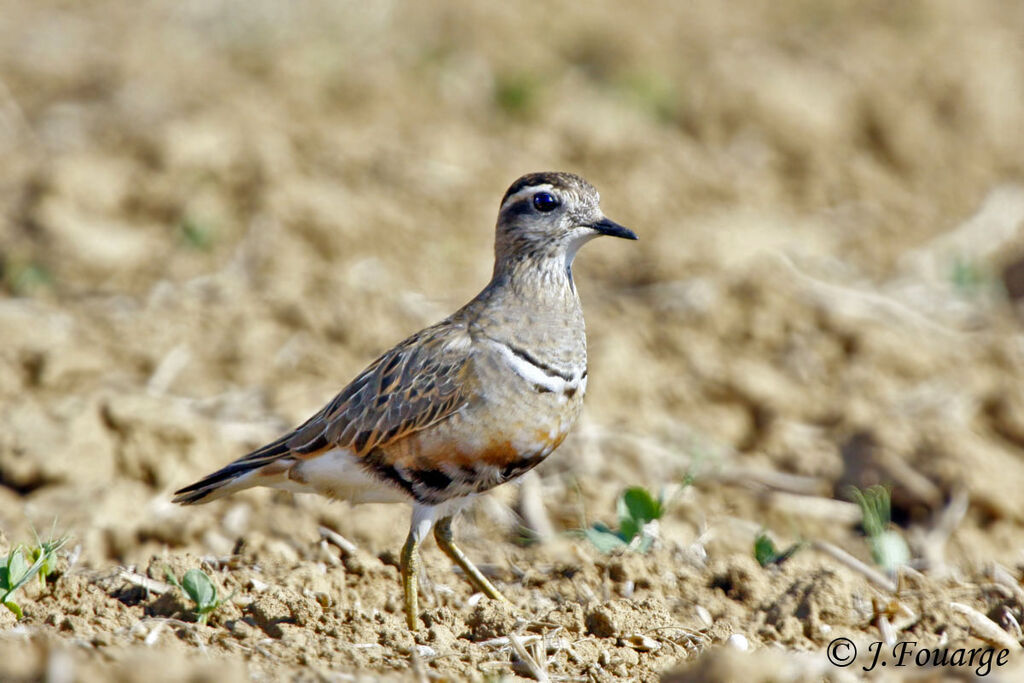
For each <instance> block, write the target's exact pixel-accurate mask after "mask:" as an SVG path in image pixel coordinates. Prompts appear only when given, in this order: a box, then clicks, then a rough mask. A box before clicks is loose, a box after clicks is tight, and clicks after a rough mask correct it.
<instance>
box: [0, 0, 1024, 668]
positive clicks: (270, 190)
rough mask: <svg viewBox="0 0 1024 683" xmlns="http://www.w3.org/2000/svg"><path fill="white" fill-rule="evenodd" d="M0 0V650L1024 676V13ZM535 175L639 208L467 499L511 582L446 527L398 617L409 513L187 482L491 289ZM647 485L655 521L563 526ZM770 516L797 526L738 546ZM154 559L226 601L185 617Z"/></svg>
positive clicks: (210, 662) (583, 282) (37, 655)
mask: <svg viewBox="0 0 1024 683" xmlns="http://www.w3.org/2000/svg"><path fill="white" fill-rule="evenodd" d="M2 5H3V6H0V159H2V160H3V162H2V163H0V268H2V273H0V551H4V552H6V548H7V547H9V546H10V545H12V544H14V543H18V542H25V541H29V540H31V539H32V530H33V528H34V529H37V530H39V531H40V533H41V534H43V535H44V536H45V534H46V533H47V530H49V529H50V528H51V526H53V525H54V524H55V526H56V529H57V530H58V531H61V532H67V533H70V534H72V535H73V540H72V541H71V543H70V544H69V546H68V547H67V549H66V550H65V551H64V552H62V554H61V559H60V563H59V566H58V569H57V571H56V572H55V573H54V574H53V575H52V576H51V577H50V579H49V580H48V581H47V582H46V583H45V584H44V585H39V584H38V583H35V582H34V583H33V584H31V585H30V586H28V587H26V588H25V589H24V590H23V591H22V592H21V593H19V595H18V596H17V600H18V602H19V604H21V605H22V607H23V609H24V612H25V617H24V619H22V620H21V621H16V620H15V618H14V616H13V614H12V613H10V612H8V611H6V610H2V609H0V679H3V680H5V681H6V680H11V681H20V680H42V679H44V678H45V679H47V680H54V681H66V680H77V681H83V682H90V683H91V682H92V681H143V680H145V681H162V680H167V681H171V680H193V681H206V680H209V681H213V680H216V681H244V680H250V679H256V680H300V681H307V680H308V681H314V680H352V679H365V680H373V679H378V678H384V679H390V680H408V679H419V680H423V679H427V680H437V679H447V680H463V679H467V680H496V679H503V678H509V677H523V678H543V677H544V676H549V677H550V678H551V679H552V680H596V681H603V680H618V679H623V680H657V679H659V678H660V677H662V676H665V677H666V679H668V680H676V681H718V680H747V681H770V680H771V681H775V680H822V679H827V680H855V679H857V678H858V677H859V676H863V675H871V676H874V677H879V676H881V675H883V674H884V676H885V677H888V679H889V680H899V679H902V678H903V677H906V676H910V675H913V674H921V673H922V669H923V667H919V666H916V665H912V666H907V667H902V668H900V667H896V666H895V665H894V664H895V662H893V664H892V665H890V666H889V667H888V668H887V669H885V670H882V669H881V668H879V669H878V670H876V671H874V672H871V673H870V674H865V672H864V671H863V670H862V666H867V665H868V664H869V663H870V656H869V655H867V654H866V653H867V652H869V651H868V650H866V648H867V647H868V645H869V644H870V643H873V642H876V641H884V642H893V641H913V642H916V643H917V645H916V646H915V647H919V648H945V647H949V648H952V649H955V648H983V647H991V646H995V647H1006V648H1008V649H1010V650H1011V652H1010V655H1009V662H1008V663H1007V664H1005V665H1004V666H1002V667H1001V668H999V669H998V671H999V672H1000V674H1001V675H1003V676H1004V677H1005V678H1006V679H1007V680H1009V679H1012V678H1014V677H1015V676H1020V675H1022V667H1024V655H1022V654H1021V652H1019V648H1020V645H1019V643H1020V641H1021V629H1020V626H1019V624H1020V623H1021V622H1022V621H1024V586H1022V585H1021V581H1022V578H1024V554H1022V548H1024V495H1021V492H1022V491H1024V389H1022V387H1024V345H1022V340H1024V335H1022V327H1021V317H1020V314H1019V310H1018V307H1017V305H1016V303H1015V301H1016V299H1017V298H1019V297H1020V296H1021V295H1022V294H1024V282H1022V280H1024V276H1022V275H1021V274H1020V273H1021V270H1022V269H1021V267H1019V266H1018V267H1016V268H1015V267H1014V266H1015V264H1018V263H1019V261H1020V259H1021V258H1022V257H1024V135H1022V131H1024V43H1022V42H1021V36H1022V35H1024V5H1021V4H1019V3H1006V2H998V1H996V0H992V1H979V2H971V3H962V2H955V1H954V0H948V1H938V2H904V3H891V2H882V1H881V0H878V1H873V0H872V1H868V2H855V3H854V2H849V3H813V2H802V1H800V0H786V1H783V2H756V3H746V4H744V5H743V6H742V8H741V7H740V6H738V5H735V4H732V3H715V2H707V3H676V2H670V1H669V0H665V1H663V2H662V1H653V2H641V3H639V4H634V5H629V6H628V7H627V5H626V4H623V3H620V2H612V1H610V0H609V1H601V2H591V3H587V5H586V9H585V10H581V9H580V7H577V6H576V5H569V4H559V3H556V4H551V3H526V4H523V3H473V2H467V1H465V0H443V1H439V2H433V3H387V2H385V3H335V2H325V1H322V0H308V1H307V2H298V3H287V4H278V3H271V2H266V1H264V0H257V1H255V2H235V1H229V2H221V3H204V2H185V3H158V2H152V1H149V0H142V1H141V2H134V3H116V2H112V1H110V0H99V1H97V2H92V3H61V2H55V1H52V0H46V1H43V2H34V3H25V2H22V3H17V2H15V3H11V2H7V3H2ZM556 169H557V170H569V171H574V172H578V173H581V174H582V175H584V176H585V177H587V178H588V179H590V180H591V181H592V182H593V183H594V184H595V185H596V186H597V187H598V188H599V189H600V190H601V191H602V194H603V206H604V208H605V211H606V213H607V214H608V215H609V216H610V217H612V218H614V219H615V220H617V221H619V222H621V223H623V224H625V225H627V226H629V227H631V228H633V229H635V230H636V232H637V233H638V234H639V235H640V237H641V239H640V241H639V242H637V243H628V244H627V243H620V242H613V241H612V240H605V241H599V242H597V243H595V244H593V245H591V246H588V247H587V248H586V249H585V250H583V252H582V253H581V254H580V256H579V258H578V259H577V262H576V267H575V269H574V271H575V273H576V280H577V283H578V286H579V289H580V292H581V296H582V299H583V303H584V308H585V311H586V314H587V321H588V325H589V330H588V332H589V340H590V387H589V393H588V396H587V402H586V408H585V411H584V416H583V418H582V419H581V421H580V423H579V424H578V425H577V428H576V429H575V431H574V432H573V434H572V436H571V437H570V438H569V439H568V440H567V442H566V443H565V444H564V445H563V446H562V447H561V448H560V449H559V451H558V452H557V453H556V454H555V455H554V456H553V457H552V458H550V459H549V460H548V461H547V462H546V463H545V464H544V465H543V466H542V467H541V468H540V469H539V471H538V472H537V474H536V475H535V476H530V477H528V478H526V480H525V481H524V482H523V484H522V486H512V485H510V486H506V487H503V488H501V489H499V490H497V491H496V492H494V493H493V494H492V495H490V496H486V497H483V498H481V499H480V500H478V501H477V503H476V504H475V506H474V507H473V508H472V509H471V510H470V511H469V512H468V513H467V514H466V515H465V516H464V518H463V519H462V520H460V522H459V523H458V525H457V527H456V531H457V533H458V535H459V538H460V539H461V540H462V545H463V546H464V548H465V549H466V551H467V553H468V554H469V555H470V556H471V557H472V558H474V560H475V561H477V563H478V564H479V565H480V566H481V567H482V568H484V569H485V570H486V571H487V572H488V573H489V574H490V575H491V576H492V577H493V578H494V580H495V582H496V583H497V585H498V586H499V587H500V588H501V589H502V590H503V592H504V593H505V595H506V596H508V597H509V599H510V600H511V602H512V607H505V606H503V605H500V604H496V603H493V602H491V601H489V600H487V599H486V598H481V596H478V595H477V596H474V595H473V594H472V591H471V589H470V588H469V587H468V585H467V584H466V583H465V582H464V581H462V580H461V579H460V577H459V576H458V575H457V573H456V572H455V571H454V570H453V569H452V568H451V566H450V564H449V563H448V562H447V561H446V560H445V559H444V557H443V555H442V554H441V553H440V552H438V551H437V549H436V548H434V547H433V545H428V546H427V547H426V548H425V550H424V559H425V576H424V580H423V583H424V590H423V592H424V596H423V608H424V614H423V618H424V623H425V624H426V628H424V629H423V630H422V631H421V632H419V633H417V634H415V635H413V634H410V633H409V632H408V631H407V630H406V628H405V626H404V622H403V618H402V611H401V595H400V588H399V583H398V570H397V568H396V565H397V553H398V550H399V548H400V545H401V542H402V539H403V538H404V534H405V531H406V529H407V524H408V519H407V511H405V510H403V509H401V508H399V507H386V506H363V507H358V508H352V507H349V506H348V505H346V504H344V503H339V502H330V501H326V500H322V499H318V498H315V497H311V496H292V495H290V494H286V493H282V492H272V491H250V492H245V493H243V494H240V495H237V496H235V497H233V498H230V499H227V500H224V501H220V502H217V503H214V504H211V505H208V506H203V507H198V508H180V507H177V506H174V505H172V504H171V503H170V497H171V492H172V491H173V490H174V489H176V488H178V487H180V486H183V485H185V484H188V483H190V482H192V481H193V480H194V479H195V478H197V477H198V476H201V475H202V474H205V473H207V472H208V471H211V470H212V469H214V468H216V467H218V466H220V465H222V464H224V463H226V462H228V461H229V460H231V459H233V458H235V457H238V456H239V455H241V454H243V453H244V452H245V451H246V450H247V449H249V448H252V447H255V446H258V445H260V444H261V443H263V442H264V441H266V440H268V439H271V438H273V437H275V436H277V435H278V434H280V433H281V432H282V431H283V430H285V429H287V428H289V427H291V426H293V425H295V424H296V423H298V422H299V421H301V420H303V419H305V418H306V417H307V416H308V415H309V414H311V413H312V412H313V411H314V410H316V409H317V408H319V407H320V406H321V405H322V404H323V402H324V401H326V400H327V399H328V398H330V397H331V396H332V395H333V394H334V393H335V392H336V391H337V390H338V389H340V388H341V387H342V386H343V384H344V383H345V382H346V381H347V380H348V379H350V378H351V377H353V376H354V375H355V374H356V373H357V372H358V371H359V370H361V369H362V368H363V367H364V366H365V365H366V364H367V363H368V362H369V361H370V360H372V359H373V358H375V357H376V355H377V354H378V353H379V352H381V351H383V350H384V349H386V348H388V347H389V346H391V345H392V344H393V343H395V342H396V341H398V340H400V339H402V338H403V337H404V336H406V335H407V334H409V333H411V332H413V331H415V330H416V329H419V328H420V327H422V326H424V325H427V324H430V323H432V322H434V321H436V320H438V319H440V318H441V317H443V316H444V315H446V314H447V313H448V312H450V311H451V310H453V309H454V308H455V307H456V306H458V305H460V304H461V303H463V302H464V301H465V300H467V299H468V298H469V297H471V296H472V295H473V294H475V293H476V291H478V290H479V288H480V287H481V286H482V285H483V284H484V283H485V282H486V280H487V279H488V277H489V274H490V268H491V253H492V252H491V249H492V227H491V226H492V225H493V220H494V213H495V209H496V205H497V202H498V199H499V198H500V196H501V193H502V192H503V191H504V190H505V188H506V187H507V185H508V184H509V183H510V182H511V181H512V180H514V179H515V178H516V177H517V176H519V175H520V174H522V173H525V172H529V171H536V170H556ZM875 483H884V484H888V485H890V486H892V488H893V522H894V525H895V529H897V530H898V531H899V532H900V533H901V535H902V536H903V537H904V538H905V539H906V540H907V542H908V543H909V547H910V551H911V555H912V558H913V560H912V563H911V565H910V567H908V568H906V569H905V570H903V571H901V572H900V573H899V575H898V576H896V577H887V576H885V575H884V574H880V573H879V571H880V570H877V569H871V565H872V558H871V553H870V550H869V546H868V543H867V542H866V539H865V536H864V533H863V530H862V529H861V527H860V524H859V519H860V515H859V511H858V509H857V507H856V506H855V505H854V504H853V503H850V502H849V500H850V497H849V493H848V489H849V487H850V486H858V487H866V486H870V485H872V484H875ZM637 485H638V486H644V487H647V488H648V489H650V490H653V491H659V490H664V491H665V492H666V495H667V496H668V503H667V513H666V516H665V517H664V518H663V519H661V520H660V522H659V525H658V539H657V542H656V543H655V546H654V548H653V549H652V550H651V551H650V552H648V553H639V552H632V551H627V552H617V553H611V554H602V553H601V552H599V551H598V550H597V549H596V548H595V547H593V546H592V545H590V544H589V543H588V542H587V541H586V540H585V539H583V538H581V537H580V536H579V535H578V534H576V533H574V531H575V530H578V529H580V528H582V527H585V526H588V525H589V524H591V523H593V522H598V521H600V522H604V523H606V524H610V525H612V526H614V525H615V523H616V513H615V501H616V499H617V497H618V496H619V495H620V493H621V492H622V491H623V490H624V489H625V488H626V487H629V486H637ZM55 520H56V522H55ZM324 529H326V530H327V531H326V532H325V531H324ZM762 531H763V532H766V533H768V534H769V535H770V536H771V537H772V538H773V539H774V540H775V542H776V543H777V545H778V546H779V547H780V548H786V547H789V546H790V545H791V544H793V543H798V542H803V543H804V545H803V546H802V547H801V549H800V550H798V551H797V552H796V553H795V554H794V555H793V557H792V558H790V559H789V560H787V561H785V562H783V563H781V564H780V565H778V566H769V567H767V568H762V567H761V566H759V565H758V564H757V562H756V561H755V560H754V558H753V550H752V549H753V544H754V539H755V537H756V536H757V534H758V533H760V532H762ZM337 535H340V536H342V537H343V538H344V539H347V540H348V541H349V542H350V543H351V546H350V545H348V544H346V543H345V542H343V541H337V540H332V539H336V537H337ZM538 539H539V542H538ZM342 546H344V547H342ZM836 549H838V550H839V551H842V552H845V553H846V554H848V555H849V556H853V557H854V558H856V559H859V560H860V561H861V562H863V563H864V566H859V565H857V564H855V563H853V562H850V561H849V559H848V558H847V557H846V556H844V555H841V554H839V553H837V552H836ZM864 567H867V569H865V568H864ZM165 568H170V569H171V570H172V571H174V572H175V573H176V574H177V575H178V576H181V575H182V574H183V573H184V572H185V571H186V570H188V569H190V568H202V569H204V570H205V571H206V572H207V573H208V574H209V575H210V576H211V577H212V578H213V579H214V581H215V583H216V584H217V585H218V586H219V589H220V592H221V595H222V596H226V595H229V594H232V597H231V599H230V600H229V601H228V602H227V604H225V605H224V606H223V607H221V608H220V609H219V610H217V611H216V612H214V613H213V614H212V615H211V617H210V619H209V622H208V623H207V624H205V625H201V624H198V623H196V621H195V616H194V614H193V613H192V612H191V609H190V606H189V605H188V604H187V601H186V600H184V599H183V597H182V596H181V594H180V593H179V592H178V591H176V590H174V589H170V588H169V587H168V586H167V585H166V584H165ZM968 608H969V609H968ZM840 636H841V637H847V638H850V639H851V641H852V642H853V643H855V644H856V645H857V646H858V647H859V648H860V649H861V650H860V651H861V659H859V660H858V661H857V662H856V665H855V666H851V667H849V668H838V667H835V666H833V665H832V664H830V663H829V662H828V661H827V659H826V650H827V646H828V644H829V643H830V642H831V641H832V640H833V639H835V638H837V637H840ZM523 651H525V656H524V654H523ZM958 671H960V672H962V673H964V674H972V673H974V674H977V673H983V672H981V671H978V670H977V667H976V666H975V667H969V666H965V667H960V668H959V669H958ZM924 673H927V672H924Z"/></svg>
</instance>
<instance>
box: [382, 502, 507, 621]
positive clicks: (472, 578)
mask: <svg viewBox="0 0 1024 683" xmlns="http://www.w3.org/2000/svg"><path fill="white" fill-rule="evenodd" d="M434 539H435V540H436V541H437V546H438V547H439V548H440V549H441V550H443V551H444V554H445V555H447V556H448V557H450V558H451V560H452V562H454V563H455V564H457V565H459V566H460V567H462V571H464V572H465V573H466V578H467V579H468V580H469V582H470V583H471V584H473V586H474V587H475V588H476V589H477V590H479V591H480V592H481V593H483V594H484V595H486V596H487V597H489V598H491V599H492V600H501V601H502V602H508V599H507V598H506V597H505V596H504V595H502V594H501V593H500V592H498V589H497V588H495V587H494V584H492V583H491V582H490V581H488V580H487V577H486V576H484V575H483V574H481V573H480V570H479V569H477V568H476V566H475V565H474V564H473V563H472V562H470V561H469V558H468V557H466V555H465V553H463V552H462V551H461V550H460V549H459V547H458V546H457V545H455V541H454V540H453V534H452V518H451V517H447V518H445V519H442V520H441V521H439V522H438V523H437V525H436V526H435V527H434ZM407 545H408V543H407ZM402 557H403V559H404V558H405V555H404V554H403V555H402ZM406 585H408V584H406ZM413 586H415V583H414V584H413ZM406 595H408V588H407V589H406ZM406 604H408V598H406Z"/></svg>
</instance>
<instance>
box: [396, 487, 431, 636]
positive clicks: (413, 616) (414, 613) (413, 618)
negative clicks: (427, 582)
mask: <svg viewBox="0 0 1024 683" xmlns="http://www.w3.org/2000/svg"><path fill="white" fill-rule="evenodd" d="M433 524H434V510H433V508H432V507H427V506H419V505H417V506H415V507H413V511H412V524H411V525H410V527H409V536H408V537H407V538H406V539H405V545H404V546H402V557H401V561H400V565H401V568H402V589H403V590H404V592H405V623H406V624H408V625H409V630H411V631H415V630H416V629H418V628H419V624H420V622H419V617H420V590H419V578H420V542H421V541H422V540H423V538H424V537H425V536H426V535H427V533H428V532H429V531H430V527H431V526H433Z"/></svg>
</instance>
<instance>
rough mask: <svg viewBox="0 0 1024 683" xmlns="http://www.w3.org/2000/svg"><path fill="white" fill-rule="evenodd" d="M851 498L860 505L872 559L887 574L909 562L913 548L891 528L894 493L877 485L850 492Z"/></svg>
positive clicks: (853, 489)
mask: <svg viewBox="0 0 1024 683" xmlns="http://www.w3.org/2000/svg"><path fill="white" fill-rule="evenodd" d="M850 496H851V497H852V498H853V499H854V501H855V502H856V503H857V505H859V506H860V512H861V517H862V519H861V526H863V527H864V533H866V534H867V536H868V545H870V546H871V557H872V559H874V561H875V564H877V565H879V566H880V567H882V568H884V569H885V570H886V571H888V572H894V571H896V568H897V567H899V566H900V565H902V564H906V563H907V562H909V561H910V549H909V548H908V547H907V542H906V541H905V540H904V539H903V536H901V535H900V533H899V532H898V531H896V530H895V529H893V528H892V524H891V521H890V520H891V517H890V516H891V510H892V491H890V490H889V488H888V487H885V486H881V485H876V486H872V487H870V488H867V489H864V490H863V491H861V490H860V489H858V488H851V489H850Z"/></svg>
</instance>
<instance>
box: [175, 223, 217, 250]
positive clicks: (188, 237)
mask: <svg viewBox="0 0 1024 683" xmlns="http://www.w3.org/2000/svg"><path fill="white" fill-rule="evenodd" d="M178 230H179V231H180V233H181V240H182V242H183V243H184V244H185V245H186V246H188V247H189V248H191V249H196V250H197V251H209V250H210V248H211V247H212V246H213V242H214V233H215V232H216V231H215V230H214V228H213V225H211V224H209V223H206V222H203V221H200V220H197V219H196V218H194V217H191V216H186V217H185V218H183V219H182V221H181V223H179V224H178Z"/></svg>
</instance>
